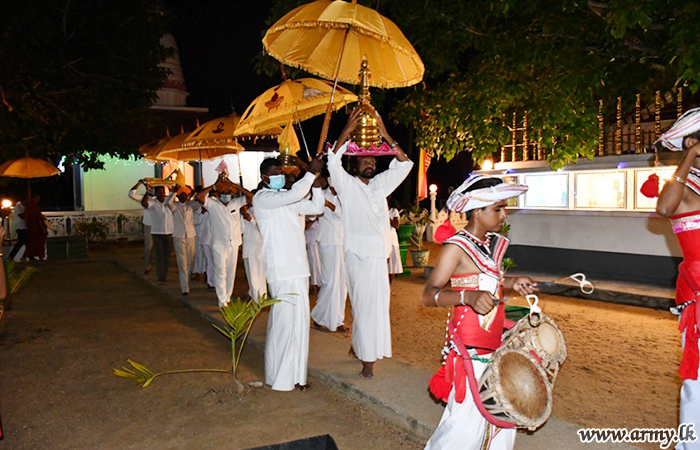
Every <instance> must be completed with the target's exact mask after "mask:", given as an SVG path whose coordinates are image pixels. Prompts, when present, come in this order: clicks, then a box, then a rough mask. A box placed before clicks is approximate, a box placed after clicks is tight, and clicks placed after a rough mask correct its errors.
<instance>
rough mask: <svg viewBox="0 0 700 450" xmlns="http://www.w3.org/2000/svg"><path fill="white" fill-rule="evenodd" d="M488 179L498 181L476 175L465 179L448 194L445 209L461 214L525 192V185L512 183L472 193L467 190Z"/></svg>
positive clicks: (476, 190) (475, 190)
mask: <svg viewBox="0 0 700 450" xmlns="http://www.w3.org/2000/svg"><path fill="white" fill-rule="evenodd" d="M489 178H495V179H497V180H500V178H498V177H487V176H484V175H476V176H473V177H470V178H467V179H466V180H465V181H464V183H462V185H461V186H460V187H458V188H457V189H455V190H454V191H453V192H452V194H450V198H448V199H447V208H448V209H449V210H450V211H455V212H458V213H463V212H467V211H471V210H473V209H477V208H483V207H484V206H489V205H493V204H494V203H498V202H500V201H501V200H507V199H509V198H512V197H517V196H518V195H520V194H522V193H524V192H527V186H526V185H524V184H513V183H501V184H497V185H496V186H491V187H485V188H481V189H474V190H472V191H468V190H467V189H469V187H470V186H472V185H474V183H476V182H477V181H481V180H486V179H489Z"/></svg>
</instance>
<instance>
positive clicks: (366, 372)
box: [360, 361, 374, 379]
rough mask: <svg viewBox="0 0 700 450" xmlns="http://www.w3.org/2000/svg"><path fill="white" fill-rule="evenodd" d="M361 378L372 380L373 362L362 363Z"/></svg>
mask: <svg viewBox="0 0 700 450" xmlns="http://www.w3.org/2000/svg"><path fill="white" fill-rule="evenodd" d="M360 376H361V377H362V378H370V379H371V378H374V362H364V361H363V362H362V372H360Z"/></svg>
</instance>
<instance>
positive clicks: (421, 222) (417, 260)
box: [403, 204, 432, 267]
mask: <svg viewBox="0 0 700 450" xmlns="http://www.w3.org/2000/svg"><path fill="white" fill-rule="evenodd" d="M403 214H404V219H405V221H406V223H409V224H411V225H413V234H411V242H413V244H414V245H415V246H416V249H415V250H411V258H412V259H413V266H414V267H425V266H426V265H428V257H429V256H430V250H427V249H423V248H422V247H423V236H424V235H425V230H426V228H428V224H429V223H432V220H430V212H428V210H427V209H425V208H421V207H420V205H418V204H414V205H412V206H411V207H410V208H409V209H407V210H405V211H404V213H403Z"/></svg>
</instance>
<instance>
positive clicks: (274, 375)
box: [265, 277, 310, 391]
mask: <svg viewBox="0 0 700 450" xmlns="http://www.w3.org/2000/svg"><path fill="white" fill-rule="evenodd" d="M268 284H269V287H270V296H271V297H273V298H276V299H279V300H281V301H280V302H279V303H276V304H274V305H272V307H271V308H270V315H269V316H268V319H267V341H266V343H265V383H267V384H269V385H270V386H272V389H274V390H276V391H291V390H293V389H294V385H296V384H300V385H302V386H303V385H306V372H307V366H308V363H309V325H310V322H309V278H308V277H304V278H297V279H294V280H286V281H274V282H273V281H271V282H269V283H268Z"/></svg>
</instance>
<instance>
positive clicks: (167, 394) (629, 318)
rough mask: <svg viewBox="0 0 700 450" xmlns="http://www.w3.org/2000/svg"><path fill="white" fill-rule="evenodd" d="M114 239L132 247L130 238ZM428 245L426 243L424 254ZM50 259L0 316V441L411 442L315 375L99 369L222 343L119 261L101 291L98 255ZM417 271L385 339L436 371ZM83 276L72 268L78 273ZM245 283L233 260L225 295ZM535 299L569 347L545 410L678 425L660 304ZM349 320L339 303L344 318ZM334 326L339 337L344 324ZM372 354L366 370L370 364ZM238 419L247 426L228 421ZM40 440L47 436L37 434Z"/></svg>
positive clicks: (187, 356)
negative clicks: (236, 388) (80, 290)
mask: <svg viewBox="0 0 700 450" xmlns="http://www.w3.org/2000/svg"><path fill="white" fill-rule="evenodd" d="M113 250H114V249H112V250H110V251H113ZM434 250H435V249H434ZM117 251H120V252H123V251H128V252H138V251H139V247H138V246H136V245H134V246H129V247H125V248H119V249H118V250H117ZM93 254H95V253H94V252H93ZM101 255H102V256H108V255H109V253H108V252H102V253H101ZM97 256H98V257H99V256H100V253H99V252H98V254H97ZM435 256H436V252H435V251H433V252H432V254H431V259H434V258H435ZM51 267H52V272H50V273H46V274H42V278H44V277H48V280H47V283H46V284H44V282H43V281H42V283H39V284H38V285H36V286H32V287H30V288H27V290H26V292H24V293H22V294H21V295H20V296H19V297H17V301H16V303H15V304H13V305H12V308H11V309H10V310H9V311H8V312H7V315H6V317H5V318H4V319H3V323H2V324H0V325H1V326H0V360H1V361H2V365H0V389H1V390H0V392H1V394H0V401H1V402H2V403H1V406H2V412H3V420H4V427H5V432H6V433H8V434H11V435H13V439H14V438H15V437H16V439H18V440H13V441H8V440H6V441H3V443H2V446H5V447H7V448H117V447H119V448H121V447H126V448H131V447H134V448H135V447H139V448H155V447H157V448H192V447H191V446H190V445H188V444H193V443H195V442H196V443H197V445H199V444H201V441H202V439H203V438H205V440H206V443H207V445H209V444H210V443H211V447H207V446H204V447H202V446H198V447H197V448H214V447H215V446H219V445H221V444H222V443H224V445H227V446H228V447H227V448H246V447H250V446H254V445H262V443H266V442H279V441H284V440H291V439H298V438H302V437H306V436H312V435H318V434H325V433H330V434H332V435H333V436H334V437H335V438H336V440H337V441H338V444H339V446H340V448H349V449H350V448H420V444H417V443H416V442H415V441H413V440H411V438H409V437H407V436H406V435H405V433H403V432H401V431H399V430H397V429H395V428H393V427H391V426H390V425H388V424H384V423H383V422H381V419H379V418H377V417H376V416H373V415H371V414H369V413H367V412H366V411H363V410H362V409H360V407H358V406H357V405H355V404H354V403H352V402H348V401H346V400H345V399H343V398H340V397H337V396H336V395H335V394H333V393H331V392H329V391H327V390H326V389H325V388H323V387H322V386H314V389H312V391H311V392H308V393H306V394H305V395H304V396H301V393H296V392H295V393H291V394H283V395H282V396H278V395H275V394H276V393H273V392H272V391H270V390H268V389H267V388H264V389H250V390H248V391H246V392H245V393H244V394H243V395H241V396H239V395H237V394H235V393H234V392H232V391H231V388H230V386H231V383H230V380H229V379H227V378H226V376H221V375H206V376H196V375H193V376H189V375H188V376H166V377H164V378H162V379H159V380H156V382H155V384H154V385H153V386H152V387H150V388H148V389H147V390H146V391H142V390H140V389H139V388H138V387H136V386H135V385H133V384H131V383H130V382H128V381H126V380H120V379H115V378H114V377H113V376H112V375H111V374H110V372H109V370H108V368H109V367H113V366H119V365H122V364H123V363H125V361H126V358H132V359H135V360H137V361H140V362H144V363H149V364H151V365H153V366H154V368H157V369H170V368H179V367H197V366H211V367H221V366H222V364H223V365H225V363H224V362H223V361H227V360H228V354H227V352H226V349H225V345H222V342H221V339H222V338H221V337H220V336H219V335H218V334H217V333H216V332H215V331H214V330H212V329H210V328H209V327H208V326H207V325H206V324H203V322H202V321H201V319H199V318H198V317H196V314H193V313H192V312H191V311H188V310H186V309H184V308H182V307H181V306H180V305H179V304H176V302H174V301H173V300H171V299H169V298H164V297H162V296H161V295H160V294H155V293H154V292H153V291H150V290H149V289H150V288H148V287H147V285H146V284H145V283H143V282H140V281H137V282H135V281H134V280H135V278H133V277H131V276H129V275H127V274H124V273H122V272H118V274H117V275H118V276H117V278H118V279H117V281H116V282H114V283H113V284H111V289H110V290H109V291H107V293H105V292H104V290H102V287H103V286H104V284H105V282H106V280H111V279H112V276H114V275H113V274H112V275H110V274H109V273H111V270H112V269H111V268H110V267H111V266H109V265H105V264H104V263H103V264H98V265H97V266H96V267H97V270H96V271H95V270H93V268H92V266H91V265H87V264H84V263H83V264H77V265H72V266H66V267H59V268H57V269H56V272H55V273H54V272H53V267H54V266H51ZM71 267H73V269H71ZM76 267H77V268H85V269H84V270H85V272H86V273H90V275H91V276H90V278H89V280H87V281H85V282H83V281H80V282H79V283H78V280H76V279H72V278H71V277H73V276H74V275H73V273H75V268H76ZM80 270H83V269H80ZM107 272H109V273H107ZM421 273H422V269H418V270H414V274H413V276H411V277H409V278H397V279H396V280H395V281H394V283H393V285H392V305H391V315H392V316H391V317H392V335H393V339H392V341H393V351H394V357H395V358H401V359H403V360H406V361H408V362H410V363H412V364H415V365H417V366H420V367H424V368H426V369H428V370H435V369H437V368H438V367H439V364H440V349H441V348H442V345H443V339H444V330H445V328H444V327H445V319H446V317H447V310H446V309H444V308H439V309H438V308H426V307H424V306H422V305H421V304H420V301H419V296H420V293H421V291H422V289H423V284H424V282H425V280H424V279H423V278H421V277H420V275H421ZM82 275H83V273H80V274H76V275H75V276H78V277H80V280H83V278H85V277H83V276H82ZM149 276H153V277H155V275H153V274H151V275H149ZM169 277H170V279H171V281H169V283H176V282H177V281H176V279H177V273H176V272H175V270H174V264H172V265H171V270H170V274H169ZM76 284H79V285H81V286H84V287H85V295H83V296H76V295H75V293H74V291H73V289H74V288H75V286H76ZM246 290H247V286H246V284H245V281H244V274H243V268H242V264H239V271H238V274H237V284H236V288H235V290H234V295H243V294H244V293H245V292H246ZM211 295H212V302H215V296H214V294H213V292H212V294H211ZM509 295H510V297H511V299H512V300H511V301H512V303H513V304H521V305H523V304H525V302H524V299H523V298H518V297H517V296H516V294H515V293H510V294H509ZM83 297H84V298H83ZM311 302H312V305H311V306H313V303H314V302H315V296H312V299H311ZM541 305H542V306H543V309H544V311H545V312H546V313H547V314H549V315H550V316H552V317H553V318H554V319H555V320H556V321H557V323H558V324H559V326H560V328H561V329H562V331H563V333H564V335H565V337H566V340H567V347H568V352H569V356H568V359H567V361H566V363H565V364H564V366H563V367H562V370H561V371H560V372H559V377H558V379H557V381H556V385H555V388H554V409H553V414H554V415H555V416H557V417H559V418H561V419H564V420H567V421H569V422H573V423H577V424H581V425H584V426H588V427H605V428H618V427H619V428H638V427H645V428H674V427H676V426H677V422H678V419H677V417H678V397H679V389H680V385H681V380H680V378H679V377H678V376H677V369H678V364H679V361H680V355H681V346H680V338H679V333H678V331H677V321H676V319H675V318H674V317H673V316H672V315H671V314H670V313H668V312H664V311H656V310H651V309H647V308H638V307H630V306H622V305H614V304H607V303H602V302H596V301H588V300H581V299H572V298H566V297H559V296H551V295H542V296H541ZM37 311H38V312H37ZM351 323H352V314H351V310H350V305H349V302H348V305H347V308H346V324H347V325H351ZM333 335H334V336H335V337H337V338H338V339H343V340H345V341H346V342H347V343H348V347H349V346H350V338H349V337H348V336H343V335H342V334H341V333H334V334H333ZM260 360H261V358H260V355H257V357H255V355H251V354H250V353H248V355H247V358H246V362H247V365H246V367H245V368H244V370H243V374H242V378H243V379H244V381H249V380H253V379H256V380H259V379H261V377H262V367H261V363H260ZM381 364H382V363H381V361H380V362H378V363H377V365H376V368H375V370H376V372H377V374H378V376H381ZM39 392H40V393H41V394H40V395H38V394H37V393H39ZM280 399H281V400H280ZM329 399H330V400H329ZM250 400H252V401H250ZM280 401H281V403H280ZM329 402H330V404H332V405H329ZM331 406H332V407H331ZM289 411H293V412H294V413H293V414H289ZM374 421H380V422H381V423H382V426H381V427H375V426H372V427H371V435H368V434H367V433H368V432H369V430H370V428H365V425H367V424H369V423H372V422H374ZM244 426H245V427H246V428H245V429H246V433H244V434H241V433H239V432H237V431H236V430H240V429H241V428H242V427H244ZM204 430H207V431H206V436H205V431H204ZM249 430H252V432H249ZM358 430H362V431H358ZM78 436H79V437H80V439H81V440H78ZM210 436H211V439H210ZM367 440H369V441H368V442H370V444H368V442H366V441H367ZM47 442H51V443H52V444H51V445H49V446H46V445H43V444H46V443H47ZM56 442H58V444H56ZM83 443H85V444H86V445H83ZM156 443H158V445H156ZM193 445H194V444H193ZM154 446H155V447H154ZM643 447H644V448H649V449H651V448H658V446H655V445H651V444H648V445H643Z"/></svg>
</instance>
